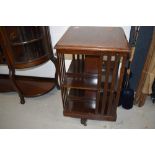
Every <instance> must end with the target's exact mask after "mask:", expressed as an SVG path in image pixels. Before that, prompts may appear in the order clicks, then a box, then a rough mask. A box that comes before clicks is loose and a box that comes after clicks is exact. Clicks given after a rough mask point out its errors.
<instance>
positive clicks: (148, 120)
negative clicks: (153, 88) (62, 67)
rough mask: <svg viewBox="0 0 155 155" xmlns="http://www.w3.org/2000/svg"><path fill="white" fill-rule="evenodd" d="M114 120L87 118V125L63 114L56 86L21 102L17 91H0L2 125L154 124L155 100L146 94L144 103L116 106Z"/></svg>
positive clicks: (104, 126) (99, 126) (113, 126)
mask: <svg viewBox="0 0 155 155" xmlns="http://www.w3.org/2000/svg"><path fill="white" fill-rule="evenodd" d="M117 115H118V116H117V121H116V122H107V121H96V120H88V122H87V126H86V127H84V126H83V125H81V124H80V120H79V119H76V118H70V117H64V116H63V114H62V102H61V94H60V91H57V90H56V89H55V90H53V91H51V92H50V93H48V94H46V95H44V96H41V97H36V98H26V104H25V105H21V104H20V103H19V98H18V95H17V93H0V128H1V129H89V128H90V129H109V128H110V129H117V128H118V129H119V128H124V129H129V128H131V129H134V128H155V104H152V102H151V99H150V98H148V99H147V101H146V104H145V106H144V107H141V108H139V107H137V106H134V107H133V109H131V110H124V109H123V108H122V107H119V108H118V111H117Z"/></svg>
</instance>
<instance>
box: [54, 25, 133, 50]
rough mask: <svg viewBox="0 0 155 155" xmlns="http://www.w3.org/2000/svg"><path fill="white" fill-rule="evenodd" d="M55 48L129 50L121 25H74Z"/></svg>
mask: <svg viewBox="0 0 155 155" xmlns="http://www.w3.org/2000/svg"><path fill="white" fill-rule="evenodd" d="M55 49H71V50H88V51H89V50H96V51H117V52H129V51H130V47H129V44H128V41H127V39H126V36H125V33H124V30H123V29H122V28H120V27H91V26H90V27H89V26H72V27H69V29H68V30H67V31H66V32H65V34H64V35H63V36H62V38H61V39H60V40H59V41H58V43H57V44H56V46H55Z"/></svg>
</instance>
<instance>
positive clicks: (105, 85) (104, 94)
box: [101, 55, 111, 114]
mask: <svg viewBox="0 0 155 155" xmlns="http://www.w3.org/2000/svg"><path fill="white" fill-rule="evenodd" d="M110 67H111V55H108V60H107V63H106V74H105V81H104V89H103V98H102V109H101V113H102V114H104V111H105V107H106V104H107V96H108V84H109V75H110Z"/></svg>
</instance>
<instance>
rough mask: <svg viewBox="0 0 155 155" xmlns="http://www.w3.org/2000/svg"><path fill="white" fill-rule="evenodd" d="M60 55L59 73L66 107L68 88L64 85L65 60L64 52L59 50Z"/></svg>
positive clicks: (58, 54)
mask: <svg viewBox="0 0 155 155" xmlns="http://www.w3.org/2000/svg"><path fill="white" fill-rule="evenodd" d="M57 56H58V73H59V79H60V87H61V96H62V102H63V108H65V103H66V93H67V90H66V88H64V87H63V86H62V84H63V81H64V78H65V77H64V76H65V64H64V63H65V62H64V61H65V60H64V54H62V53H59V52H57Z"/></svg>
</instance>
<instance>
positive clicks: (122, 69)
mask: <svg viewBox="0 0 155 155" xmlns="http://www.w3.org/2000/svg"><path fill="white" fill-rule="evenodd" d="M126 59H127V55H124V56H123V61H122V66H121V71H120V77H119V79H118V86H117V94H116V100H115V106H116V107H117V105H118V102H119V98H120V93H121V89H122V82H123V76H124V71H125V64H126Z"/></svg>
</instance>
